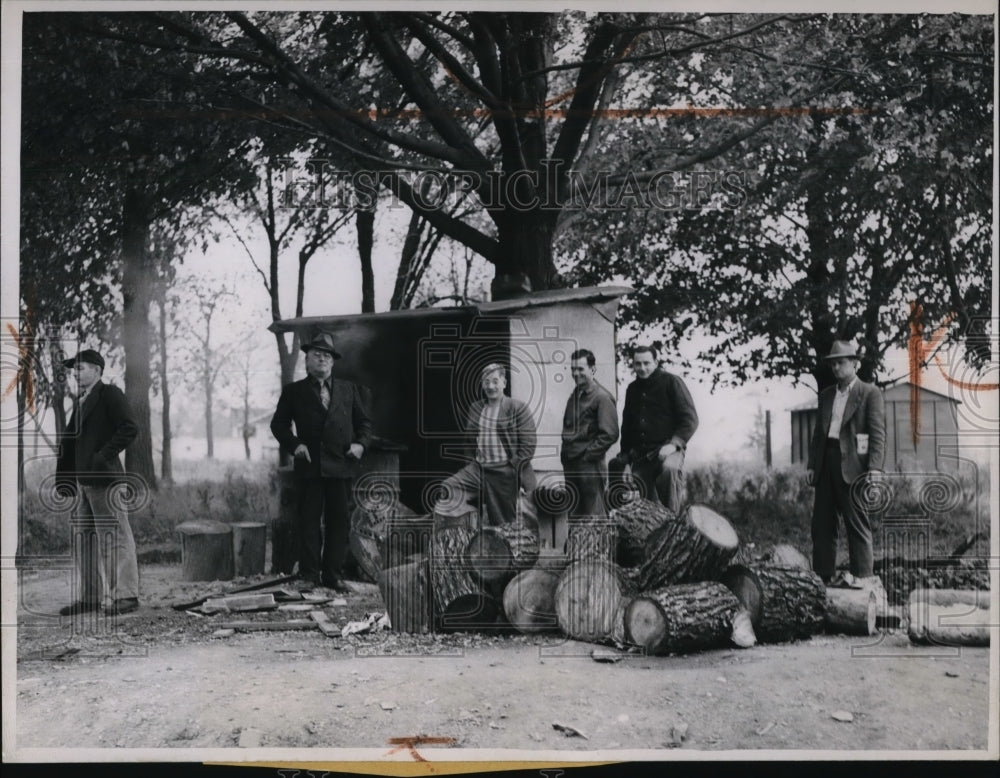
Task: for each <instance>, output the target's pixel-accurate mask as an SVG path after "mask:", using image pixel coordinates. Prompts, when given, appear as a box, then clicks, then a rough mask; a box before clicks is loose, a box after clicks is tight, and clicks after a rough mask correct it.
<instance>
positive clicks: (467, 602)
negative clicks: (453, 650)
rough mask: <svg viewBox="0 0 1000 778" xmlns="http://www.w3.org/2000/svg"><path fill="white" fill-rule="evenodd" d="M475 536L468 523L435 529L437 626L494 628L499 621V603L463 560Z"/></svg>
mask: <svg viewBox="0 0 1000 778" xmlns="http://www.w3.org/2000/svg"><path fill="white" fill-rule="evenodd" d="M471 537H472V531H471V530H470V529H469V528H468V527H467V526H438V527H435V528H434V535H433V537H432V538H431V570H430V580H431V598H432V602H433V605H434V613H433V616H434V624H435V627H436V628H437V629H440V630H443V631H450V630H469V629H490V628H492V627H494V626H495V624H496V618H497V615H498V613H499V611H500V609H499V605H498V603H497V602H496V600H495V599H494V598H493V597H492V596H491V595H490V594H489V593H487V592H485V591H483V589H482V588H481V587H480V586H479V585H478V584H477V583H476V582H475V581H474V580H473V578H472V576H471V575H470V574H469V571H468V570H467V569H466V565H465V561H464V559H463V557H464V554H465V549H466V547H467V546H468V545H469V540H470V539H471Z"/></svg>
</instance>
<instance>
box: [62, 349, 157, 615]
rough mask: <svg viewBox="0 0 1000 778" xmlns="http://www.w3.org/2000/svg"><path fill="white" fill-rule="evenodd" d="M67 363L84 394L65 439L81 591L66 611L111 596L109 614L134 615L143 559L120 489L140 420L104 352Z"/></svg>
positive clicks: (92, 606)
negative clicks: (107, 378)
mask: <svg viewBox="0 0 1000 778" xmlns="http://www.w3.org/2000/svg"><path fill="white" fill-rule="evenodd" d="M63 365H64V366H65V367H68V368H75V369H76V384H77V396H76V398H75V401H74V404H73V410H72V412H71V414H70V418H69V421H68V422H67V424H66V430H65V431H64V432H63V434H62V435H60V437H59V455H58V459H57V461H56V488H57V489H58V490H59V491H60V492H62V493H63V494H66V495H72V496H73V498H74V500H75V504H76V516H75V519H74V522H73V523H74V525H75V526H74V533H73V534H74V542H73V550H74V560H73V563H74V566H75V567H76V570H77V573H78V575H79V586H80V589H79V592H78V594H79V596H78V597H77V598H76V599H75V600H74V601H73V602H72V603H71V604H70V605H67V606H66V607H64V608H62V609H61V610H60V611H59V613H60V615H63V616H75V615H79V614H81V613H86V612H88V611H96V610H98V608H100V606H101V601H102V599H103V598H104V597H106V598H107V606H106V610H107V611H108V612H109V613H111V614H113V615H116V616H117V615H121V614H124V613H130V612H132V611H134V610H136V609H137V608H138V607H139V565H138V562H137V560H136V555H135V540H134V539H133V537H132V528H131V526H129V521H128V513H127V512H126V511H125V508H124V505H123V501H122V499H120V497H119V496H116V495H115V494H114V490H115V489H116V487H117V488H120V487H121V483H122V481H123V480H124V476H125V469H124V468H123V467H122V463H121V460H120V459H119V456H120V454H121V453H122V451H124V450H125V448H126V447H127V446H128V445H129V444H130V443H131V442H132V441H133V440H135V437H136V435H137V434H138V433H139V426H138V425H137V424H136V421H135V417H134V416H133V414H132V409H131V408H130V407H129V404H128V400H126V399H125V395H124V393H123V392H122V391H121V389H119V388H118V387H117V386H113V385H111V384H106V383H104V382H103V381H101V376H102V375H103V374H104V358H103V357H102V356H101V355H100V354H99V353H98V352H96V351H94V350H93V349H85V350H83V351H81V352H80V353H79V354H77V355H76V356H75V357H73V358H72V359H67V360H66V361H65V362H63Z"/></svg>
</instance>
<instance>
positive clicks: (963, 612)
mask: <svg viewBox="0 0 1000 778" xmlns="http://www.w3.org/2000/svg"><path fill="white" fill-rule="evenodd" d="M908 605H909V626H908V628H907V633H908V634H909V637H910V640H911V641H912V642H914V643H918V644H931V645H940V646H988V645H989V644H990V632H991V631H992V629H993V627H992V625H993V624H995V623H996V621H995V620H996V617H995V616H994V617H993V618H991V617H990V593H989V592H988V591H980V590H978V589H968V590H963V589H914V590H913V591H912V592H910V599H909V603H908Z"/></svg>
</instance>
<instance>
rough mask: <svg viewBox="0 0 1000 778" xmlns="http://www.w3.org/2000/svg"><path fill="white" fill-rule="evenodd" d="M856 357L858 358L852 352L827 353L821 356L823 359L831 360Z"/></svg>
mask: <svg viewBox="0 0 1000 778" xmlns="http://www.w3.org/2000/svg"><path fill="white" fill-rule="evenodd" d="M857 358H858V355H857V354H855V353H853V352H852V353H850V354H827V355H826V356H825V357H823V359H825V360H831V359H857Z"/></svg>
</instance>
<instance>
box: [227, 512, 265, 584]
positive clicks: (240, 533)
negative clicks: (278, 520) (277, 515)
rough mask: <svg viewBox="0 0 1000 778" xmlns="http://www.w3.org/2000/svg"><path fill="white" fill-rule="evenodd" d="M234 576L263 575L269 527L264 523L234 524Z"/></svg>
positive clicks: (239, 522)
mask: <svg viewBox="0 0 1000 778" xmlns="http://www.w3.org/2000/svg"><path fill="white" fill-rule="evenodd" d="M230 526H232V528H233V574H234V575H236V576H248V575H261V574H262V573H263V572H264V556H265V553H266V551H267V525H266V524H264V522H262V521H237V522H233V524H232V525H230Z"/></svg>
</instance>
